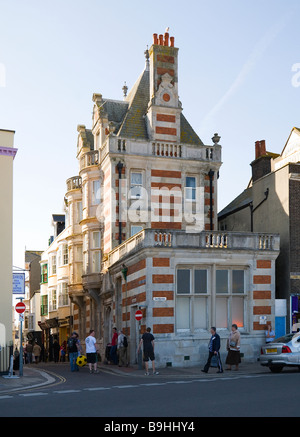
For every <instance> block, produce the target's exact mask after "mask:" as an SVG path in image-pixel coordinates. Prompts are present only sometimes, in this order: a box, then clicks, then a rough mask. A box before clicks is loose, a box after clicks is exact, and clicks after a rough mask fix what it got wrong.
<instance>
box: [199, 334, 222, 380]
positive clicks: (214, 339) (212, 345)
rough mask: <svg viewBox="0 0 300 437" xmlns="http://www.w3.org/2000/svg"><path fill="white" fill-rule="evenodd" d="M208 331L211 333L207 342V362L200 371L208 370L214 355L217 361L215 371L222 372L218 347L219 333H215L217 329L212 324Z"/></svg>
mask: <svg viewBox="0 0 300 437" xmlns="http://www.w3.org/2000/svg"><path fill="white" fill-rule="evenodd" d="M210 333H211V338H210V341H209V344H208V351H209V352H208V359H207V362H206V364H205V366H204V369H203V370H202V372H204V373H207V372H208V369H209V367H210V364H211V360H212V358H213V357H216V359H217V362H218V368H219V370H218V371H217V373H223V367H222V362H221V357H220V347H221V340H220V336H219V334H217V330H216V328H215V327H214V326H212V327H211V329H210Z"/></svg>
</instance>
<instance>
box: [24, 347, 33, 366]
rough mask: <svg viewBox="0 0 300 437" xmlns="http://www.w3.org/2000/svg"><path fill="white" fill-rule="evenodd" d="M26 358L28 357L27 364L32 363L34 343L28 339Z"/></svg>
mask: <svg viewBox="0 0 300 437" xmlns="http://www.w3.org/2000/svg"><path fill="white" fill-rule="evenodd" d="M25 348H26V359H27V364H31V363H32V351H33V347H32V344H31V343H30V342H29V341H28V342H27V343H26V346H25Z"/></svg>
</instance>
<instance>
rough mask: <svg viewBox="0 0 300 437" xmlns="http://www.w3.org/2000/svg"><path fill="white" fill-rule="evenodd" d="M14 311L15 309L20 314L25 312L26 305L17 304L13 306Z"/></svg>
mask: <svg viewBox="0 0 300 437" xmlns="http://www.w3.org/2000/svg"><path fill="white" fill-rule="evenodd" d="M15 309H16V311H17V313H19V314H22V313H24V311H25V310H26V305H25V303H23V302H19V303H17V305H16V306H15Z"/></svg>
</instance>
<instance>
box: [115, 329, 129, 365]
mask: <svg viewBox="0 0 300 437" xmlns="http://www.w3.org/2000/svg"><path fill="white" fill-rule="evenodd" d="M117 351H118V356H119V367H122V365H123V366H126V365H127V338H126V337H125V335H124V334H123V331H122V329H121V330H120V332H119V335H118V346H117Z"/></svg>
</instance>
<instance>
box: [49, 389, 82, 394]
mask: <svg viewBox="0 0 300 437" xmlns="http://www.w3.org/2000/svg"><path fill="white" fill-rule="evenodd" d="M79 392H81V390H55V391H54V393H59V394H64V393H79Z"/></svg>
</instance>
